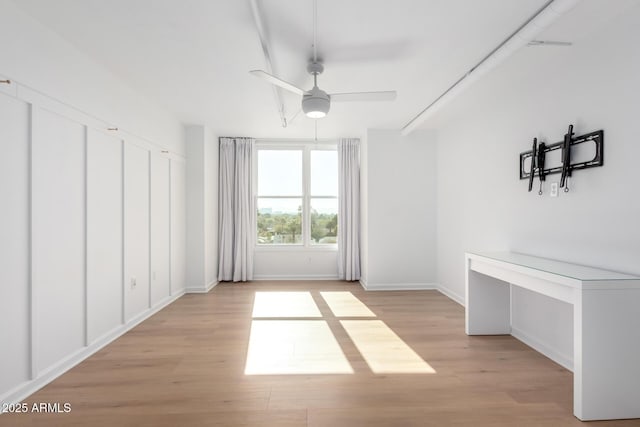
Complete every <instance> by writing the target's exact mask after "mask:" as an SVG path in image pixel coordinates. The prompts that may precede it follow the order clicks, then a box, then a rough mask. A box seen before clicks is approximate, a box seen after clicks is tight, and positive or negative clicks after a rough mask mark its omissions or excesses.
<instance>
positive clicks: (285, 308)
mask: <svg viewBox="0 0 640 427" xmlns="http://www.w3.org/2000/svg"><path fill="white" fill-rule="evenodd" d="M252 316H253V317H322V315H321V314H320V310H319V309H318V306H317V305H316V303H315V301H314V300H313V297H312V296H311V293H310V292H256V297H255V301H254V303H253V314H252Z"/></svg>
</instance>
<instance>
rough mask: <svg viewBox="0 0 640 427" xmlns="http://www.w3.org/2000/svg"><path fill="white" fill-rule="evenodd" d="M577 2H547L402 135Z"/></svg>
mask: <svg viewBox="0 0 640 427" xmlns="http://www.w3.org/2000/svg"><path fill="white" fill-rule="evenodd" d="M578 2H580V0H550V1H547V3H545V5H544V6H543V7H542V8H541V9H540V10H538V11H537V12H536V13H535V14H533V15H532V16H531V17H530V18H529V19H528V20H527V21H526V22H525V23H524V24H522V25H521V26H520V27H519V28H518V29H517V30H515V31H514V32H513V33H512V34H511V35H510V36H509V37H507V38H506V39H504V40H503V41H502V43H500V44H499V45H498V46H496V47H495V48H494V49H493V50H492V51H491V52H489V53H488V54H487V55H486V56H485V57H484V58H482V59H481V60H480V62H478V63H477V64H476V65H474V66H473V67H472V68H471V69H470V70H469V71H467V72H466V73H465V74H464V75H463V76H462V77H460V78H459V79H458V80H456V82H455V83H453V84H452V85H451V86H449V88H448V89H447V90H445V91H444V92H443V93H442V94H441V95H440V96H438V97H437V98H436V99H435V100H434V101H433V102H431V103H430V104H429V105H427V106H426V107H425V108H424V109H423V110H422V111H421V112H420V113H419V114H418V115H417V116H415V117H414V118H413V119H411V120H410V121H409V122H408V123H407V124H406V125H405V126H404V127H403V128H402V134H403V135H405V136H406V135H409V134H410V133H411V132H413V131H414V130H416V129H417V128H418V127H419V126H420V125H421V124H422V123H424V121H425V120H427V118H429V117H430V116H431V115H432V114H434V113H435V112H436V111H437V110H439V109H440V108H441V107H442V106H443V105H444V104H446V103H447V102H449V101H450V100H451V99H453V98H454V97H456V96H457V95H458V94H459V93H460V92H461V91H462V90H463V89H465V88H466V87H468V86H469V85H471V84H472V83H473V82H475V81H476V80H478V79H479V78H480V77H481V76H482V75H483V74H485V73H487V72H488V71H490V70H491V69H493V68H494V67H496V66H497V65H498V64H500V63H501V62H502V61H504V60H505V59H506V58H508V57H509V56H511V55H512V54H513V53H514V52H515V51H517V50H518V49H520V48H521V47H522V46H525V45H527V44H528V43H530V42H532V41H533V40H535V37H536V35H538V34H540V33H541V32H542V31H543V30H544V29H546V28H547V27H549V26H550V25H551V24H552V23H554V22H555V21H556V20H557V19H558V18H559V17H561V16H562V15H564V14H565V13H567V12H568V11H569V10H571V9H573V7H574V6H575V5H576V4H578Z"/></svg>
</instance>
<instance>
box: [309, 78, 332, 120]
mask: <svg viewBox="0 0 640 427" xmlns="http://www.w3.org/2000/svg"><path fill="white" fill-rule="evenodd" d="M329 107H330V101H329V95H328V94H327V92H325V91H323V90H321V89H320V88H318V86H314V87H313V88H312V89H311V90H310V91H309V92H307V93H305V94H304V95H303V96H302V111H304V113H305V114H306V115H307V116H308V117H311V118H314V119H319V118H322V117H324V116H326V115H327V113H328V112H329Z"/></svg>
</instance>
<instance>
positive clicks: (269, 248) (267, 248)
mask: <svg viewBox="0 0 640 427" xmlns="http://www.w3.org/2000/svg"><path fill="white" fill-rule="evenodd" d="M254 251H256V252H338V245H317V246H304V245H255V246H254Z"/></svg>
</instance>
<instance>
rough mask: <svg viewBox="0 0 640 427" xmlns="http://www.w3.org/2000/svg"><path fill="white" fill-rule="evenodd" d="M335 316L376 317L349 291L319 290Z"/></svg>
mask: <svg viewBox="0 0 640 427" xmlns="http://www.w3.org/2000/svg"><path fill="white" fill-rule="evenodd" d="M320 295H322V298H324V300H325V302H326V303H327V305H328V306H329V308H330V309H331V312H332V313H333V315H334V316H336V317H376V315H375V314H374V313H373V312H372V311H371V310H369V308H368V307H367V306H366V305H364V303H363V302H362V301H360V300H359V299H358V298H356V297H355V296H354V295H353V294H352V293H351V292H320Z"/></svg>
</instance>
